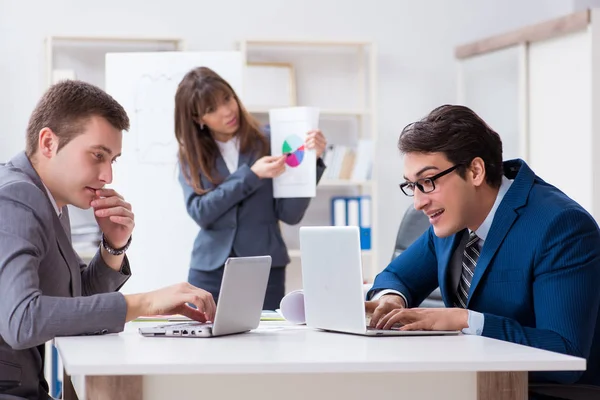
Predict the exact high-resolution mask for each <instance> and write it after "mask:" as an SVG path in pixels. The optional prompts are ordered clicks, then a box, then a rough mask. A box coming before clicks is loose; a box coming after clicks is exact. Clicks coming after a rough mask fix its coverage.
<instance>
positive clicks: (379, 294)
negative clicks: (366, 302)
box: [371, 289, 408, 307]
mask: <svg viewBox="0 0 600 400" xmlns="http://www.w3.org/2000/svg"><path fill="white" fill-rule="evenodd" d="M386 294H397V295H398V296H400V297H402V298H403V299H404V305H405V306H406V307H408V301H406V296H404V295H403V294H402V293H400V292H399V291H397V290H394V289H383V290H380V291H378V292H375V293H374V294H373V295H371V300H379V299H380V298H381V297H382V296H384V295H386Z"/></svg>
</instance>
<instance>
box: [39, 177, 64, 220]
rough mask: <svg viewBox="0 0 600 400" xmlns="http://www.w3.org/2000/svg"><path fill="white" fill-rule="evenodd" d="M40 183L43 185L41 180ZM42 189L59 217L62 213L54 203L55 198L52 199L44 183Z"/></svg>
mask: <svg viewBox="0 0 600 400" xmlns="http://www.w3.org/2000/svg"><path fill="white" fill-rule="evenodd" d="M42 185H44V183H43V182H42ZM44 189H46V193H47V194H48V198H49V199H50V202H51V203H52V207H54V211H56V215H58V216H59V217H60V216H61V214H62V211H61V210H60V209H59V208H58V204H56V200H54V197H53V196H52V193H50V190H48V186H46V185H44Z"/></svg>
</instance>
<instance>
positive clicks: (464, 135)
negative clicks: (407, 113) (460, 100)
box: [398, 104, 503, 188]
mask: <svg viewBox="0 0 600 400" xmlns="http://www.w3.org/2000/svg"><path fill="white" fill-rule="evenodd" d="M398 148H399V149H400V152H401V153H403V154H407V153H438V152H439V153H444V154H445V155H446V158H447V159H448V161H450V162H451V163H453V164H459V165H460V167H459V168H458V169H457V173H458V174H459V175H460V176H461V177H462V178H463V179H464V177H465V176H466V169H467V168H468V167H469V166H470V165H471V162H472V161H473V159H474V158H476V157H481V159H483V162H484V163H485V175H486V182H487V183H488V184H489V185H490V186H492V187H496V188H498V187H500V185H501V184H502V175H503V165H502V140H501V139H500V135H498V134H497V133H496V132H495V131H494V130H493V129H492V128H490V127H489V126H488V124H487V123H485V121H484V120H483V119H481V118H480V117H479V116H478V115H477V114H475V112H474V111H473V110H471V109H470V108H467V107H465V106H461V105H449V104H446V105H443V106H440V107H438V108H436V109H434V110H433V111H431V113H429V115H427V116H426V117H425V118H423V119H421V120H420V121H417V122H413V123H412V124H409V125H408V126H406V127H405V128H404V130H403V131H402V133H401V134H400V139H399V140H398Z"/></svg>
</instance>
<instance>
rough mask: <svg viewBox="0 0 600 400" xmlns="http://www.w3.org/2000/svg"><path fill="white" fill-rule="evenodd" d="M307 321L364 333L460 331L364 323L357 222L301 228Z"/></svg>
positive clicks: (340, 329)
mask: <svg viewBox="0 0 600 400" xmlns="http://www.w3.org/2000/svg"><path fill="white" fill-rule="evenodd" d="M300 257H301V262H302V283H303V290H304V308H305V315H306V325H307V326H309V327H313V328H316V329H321V330H326V331H334V332H343V333H353V334H357V335H366V336H422V335H456V334H458V333H460V332H459V331H400V330H397V329H392V330H383V329H372V328H369V327H368V326H367V322H366V315H365V298H364V295H363V276H362V262H361V250H360V232H359V228H358V227H357V226H322V227H301V228H300Z"/></svg>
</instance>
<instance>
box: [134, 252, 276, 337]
mask: <svg viewBox="0 0 600 400" xmlns="http://www.w3.org/2000/svg"><path fill="white" fill-rule="evenodd" d="M270 271H271V256H258V257H230V258H229V259H227V261H226V262H225V270H224V271H223V281H222V282H221V290H220V292H219V302H218V303H217V311H216V313H215V320H214V323H201V322H184V323H177V324H164V325H159V326H152V327H144V328H140V329H139V332H140V333H141V334H142V335H144V336H164V337H214V336H223V335H231V334H234V333H243V332H248V331H250V330H252V329H256V328H257V327H258V324H259V323H260V316H261V312H262V308H263V303H264V301H265V295H266V292H267V284H268V282H269V272H270Z"/></svg>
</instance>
